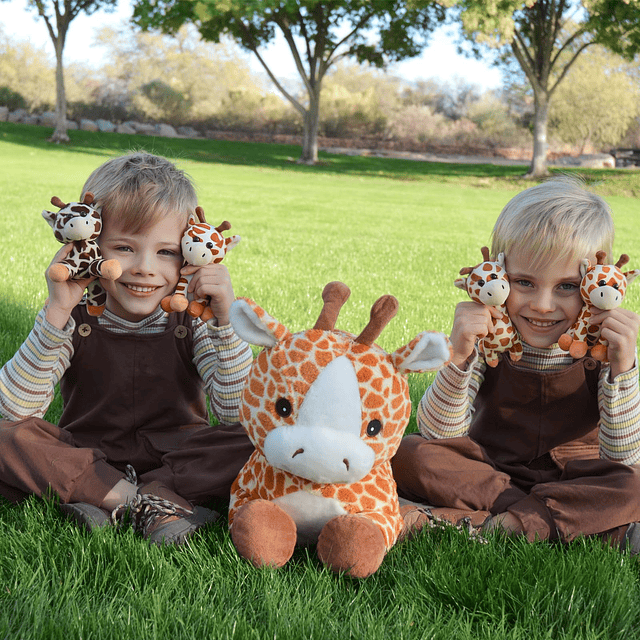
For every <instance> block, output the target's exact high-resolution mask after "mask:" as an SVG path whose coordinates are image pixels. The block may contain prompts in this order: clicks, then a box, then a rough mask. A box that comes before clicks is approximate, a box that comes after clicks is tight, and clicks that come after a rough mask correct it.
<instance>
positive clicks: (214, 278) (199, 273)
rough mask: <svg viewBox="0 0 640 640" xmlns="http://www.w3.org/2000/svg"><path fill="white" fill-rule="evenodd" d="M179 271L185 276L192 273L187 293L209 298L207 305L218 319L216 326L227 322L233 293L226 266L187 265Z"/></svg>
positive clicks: (233, 298)
mask: <svg viewBox="0 0 640 640" xmlns="http://www.w3.org/2000/svg"><path fill="white" fill-rule="evenodd" d="M180 273H181V274H182V275H185V276H187V275H189V274H190V273H192V274H193V278H192V279H191V282H190V283H189V289H188V293H193V295H194V296H195V297H196V298H206V297H207V296H209V297H210V298H211V301H210V302H209V307H210V308H211V311H212V312H213V315H214V316H215V317H216V318H217V319H218V326H219V327H223V326H224V325H226V324H229V308H230V307H231V303H232V302H233V301H234V300H235V295H234V293H233V287H232V286H231V276H230V275H229V271H228V270H227V267H225V266H224V265H223V264H208V265H205V266H204V267H196V266H193V265H187V266H185V267H183V268H182V270H181V271H180Z"/></svg>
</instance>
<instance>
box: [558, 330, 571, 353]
mask: <svg viewBox="0 0 640 640" xmlns="http://www.w3.org/2000/svg"><path fill="white" fill-rule="evenodd" d="M572 343H573V338H572V337H571V336H570V335H569V334H568V333H563V334H562V335H561V336H560V338H558V346H559V347H560V348H561V349H562V350H563V351H569V349H570V348H571V344H572Z"/></svg>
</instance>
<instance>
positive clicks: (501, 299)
mask: <svg viewBox="0 0 640 640" xmlns="http://www.w3.org/2000/svg"><path fill="white" fill-rule="evenodd" d="M481 252H482V258H483V260H482V262H481V263H480V264H478V265H476V266H475V267H465V268H464V269H461V270H460V275H461V276H466V277H465V278H458V279H456V280H455V281H454V285H455V286H456V287H458V288H459V289H464V290H465V291H466V292H467V293H468V294H469V297H470V298H471V299H472V300H473V301H474V302H477V303H479V304H483V305H485V306H487V307H491V308H493V309H494V310H493V311H492V312H491V317H492V324H493V330H492V331H491V333H490V334H489V335H487V336H486V337H485V338H483V339H482V340H480V341H479V342H478V349H479V351H480V353H482V354H483V355H484V358H485V360H486V363H487V364H488V365H489V366H490V367H495V366H497V365H498V362H499V356H498V354H499V353H502V352H505V351H508V352H509V354H510V355H511V360H513V361H514V362H517V361H518V360H520V358H521V357H522V344H521V343H520V339H519V338H518V334H517V332H516V330H515V328H514V327H513V325H512V324H511V320H510V319H509V316H508V315H507V308H506V306H505V302H506V301H507V298H508V296H509V292H510V291H511V288H510V286H509V277H508V276H507V271H506V269H505V260H504V254H503V253H500V254H498V257H497V259H496V260H491V257H490V255H489V248H488V247H482V249H481Z"/></svg>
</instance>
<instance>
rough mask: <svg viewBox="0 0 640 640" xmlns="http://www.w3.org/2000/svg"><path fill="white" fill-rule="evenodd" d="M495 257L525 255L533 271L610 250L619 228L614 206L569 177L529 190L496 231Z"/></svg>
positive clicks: (507, 210) (510, 205)
mask: <svg viewBox="0 0 640 640" xmlns="http://www.w3.org/2000/svg"><path fill="white" fill-rule="evenodd" d="M491 236H492V244H491V254H492V255H493V256H494V257H495V256H497V255H498V254H499V253H504V254H505V256H507V257H508V256H509V254H510V253H513V252H514V251H516V252H521V253H524V254H525V255H526V256H527V257H528V259H529V260H530V262H531V265H532V267H540V266H543V265H544V264H546V263H547V262H548V261H549V260H551V259H553V258H555V257H557V256H558V255H559V254H562V256H566V257H567V258H568V259H570V260H581V259H583V258H587V257H591V256H594V255H595V253H596V251H600V250H602V251H606V253H607V255H608V256H610V257H611V251H612V249H613V238H614V226H613V217H612V214H611V209H610V208H609V205H608V204H607V203H606V202H605V201H604V200H603V199H602V198H601V197H600V196H598V195H596V194H595V193H592V192H590V191H587V190H586V189H585V188H584V184H583V183H582V181H580V180H578V179H576V178H573V177H569V176H564V177H560V178H553V179H551V180H547V181H545V182H542V183H540V184H538V185H536V186H534V187H530V188H529V189H525V190H524V191H522V192H521V193H519V194H518V195H517V196H515V197H513V198H512V199H511V200H510V201H509V202H508V203H507V205H506V206H505V207H504V209H503V210H502V212H501V213H500V215H499V216H498V220H497V221H496V224H495V226H494V228H493V232H492V234H491Z"/></svg>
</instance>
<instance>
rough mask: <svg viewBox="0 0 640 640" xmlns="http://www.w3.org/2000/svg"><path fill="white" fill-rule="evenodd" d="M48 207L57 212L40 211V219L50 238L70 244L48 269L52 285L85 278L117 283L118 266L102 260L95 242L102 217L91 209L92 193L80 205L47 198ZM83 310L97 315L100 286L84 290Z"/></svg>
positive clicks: (101, 307)
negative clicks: (85, 306)
mask: <svg viewBox="0 0 640 640" xmlns="http://www.w3.org/2000/svg"><path fill="white" fill-rule="evenodd" d="M51 204H52V205H54V206H55V207H58V208H59V209H60V211H58V212H52V211H47V210H44V211H43V212H42V217H43V218H44V219H45V220H46V221H47V222H48V223H49V226H50V227H51V228H52V229H53V235H54V236H55V238H56V240H58V242H61V243H62V244H70V243H72V244H73V249H72V250H71V252H70V253H69V254H68V255H67V257H66V258H65V259H64V260H62V261H61V262H59V263H57V264H53V265H51V266H50V267H49V269H48V275H49V278H51V280H53V281H54V282H64V281H65V280H69V279H73V280H81V279H82V278H86V277H88V276H97V277H100V278H106V279H108V280H117V279H118V278H119V277H120V276H121V275H122V268H121V266H120V263H119V262H118V261H117V260H115V259H111V260H105V259H104V258H103V257H102V253H101V251H100V247H99V246H98V243H97V242H96V239H97V238H98V236H99V235H100V232H101V231H102V215H101V212H100V208H99V207H95V206H93V194H92V193H85V195H84V199H83V200H82V202H69V203H68V204H65V203H64V202H63V201H62V200H60V198H58V197H57V196H54V197H53V198H51ZM85 301H86V304H87V311H88V313H89V314H91V315H93V316H99V315H101V314H102V312H103V311H104V308H105V307H104V297H103V295H102V287H101V286H100V284H99V283H98V281H97V280H94V281H93V282H91V283H90V284H89V286H88V287H87V294H86V296H85Z"/></svg>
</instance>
